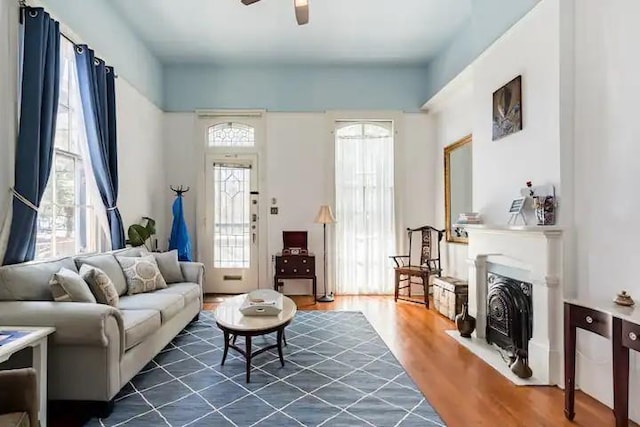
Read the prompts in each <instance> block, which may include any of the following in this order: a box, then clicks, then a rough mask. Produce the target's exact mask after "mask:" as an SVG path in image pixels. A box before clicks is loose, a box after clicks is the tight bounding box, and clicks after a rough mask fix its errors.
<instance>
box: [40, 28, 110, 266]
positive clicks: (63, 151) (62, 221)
mask: <svg viewBox="0 0 640 427" xmlns="http://www.w3.org/2000/svg"><path fill="white" fill-rule="evenodd" d="M60 55H61V58H60V99H59V105H58V115H57V117H56V120H57V122H56V135H55V152H54V159H53V167H52V170H51V177H50V179H49V181H48V183H47V187H46V189H45V193H44V197H43V199H42V202H41V203H40V207H41V208H40V211H39V214H38V224H37V226H38V233H37V239H36V258H37V259H43V258H50V257H59V256H66V255H73V254H77V253H86V252H95V251H98V250H101V249H108V248H103V247H102V246H101V244H103V242H106V238H105V237H104V234H103V232H102V229H101V227H100V225H99V221H98V218H97V215H96V212H95V209H94V206H93V203H101V200H100V197H99V196H95V197H92V196H93V195H92V194H90V191H89V186H88V183H87V179H86V175H85V171H84V163H83V159H82V152H81V150H80V144H81V143H85V142H84V132H85V129H84V123H83V120H82V115H81V113H82V109H81V105H80V93H79V91H78V84H77V77H76V71H75V66H76V64H75V52H74V47H73V45H72V44H71V43H70V42H69V41H68V40H66V39H64V38H62V39H61V51H60ZM92 199H93V200H92Z"/></svg>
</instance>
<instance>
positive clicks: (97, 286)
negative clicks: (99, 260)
mask: <svg viewBox="0 0 640 427" xmlns="http://www.w3.org/2000/svg"><path fill="white" fill-rule="evenodd" d="M80 276H82V278H83V279H84V280H85V282H87V284H89V288H90V289H91V292H93V295H94V296H95V297H96V300H97V301H98V303H99V304H106V305H110V306H113V307H117V306H118V302H119V301H120V297H119V296H118V290H117V289H116V286H115V285H114V284H113V281H112V280H111V279H110V278H109V276H107V273H105V272H104V271H102V270H100V269H99V268H97V267H92V266H90V265H89V264H82V267H80Z"/></svg>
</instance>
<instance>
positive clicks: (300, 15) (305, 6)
mask: <svg viewBox="0 0 640 427" xmlns="http://www.w3.org/2000/svg"><path fill="white" fill-rule="evenodd" d="M293 3H294V5H295V8H296V20H297V21H298V25H305V24H308V23H309V0H294V1H293Z"/></svg>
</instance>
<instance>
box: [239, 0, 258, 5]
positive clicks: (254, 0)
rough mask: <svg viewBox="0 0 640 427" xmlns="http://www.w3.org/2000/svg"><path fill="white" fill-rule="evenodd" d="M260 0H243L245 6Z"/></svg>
mask: <svg viewBox="0 0 640 427" xmlns="http://www.w3.org/2000/svg"><path fill="white" fill-rule="evenodd" d="M259 1H260V0H242V4H243V5H245V6H249V5H250V4H254V3H257V2H259Z"/></svg>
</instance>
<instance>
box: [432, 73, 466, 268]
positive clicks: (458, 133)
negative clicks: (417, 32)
mask: <svg viewBox="0 0 640 427" xmlns="http://www.w3.org/2000/svg"><path fill="white" fill-rule="evenodd" d="M472 98H473V85H472V81H471V79H470V78H464V80H463V81H460V82H456V83H454V85H452V87H451V90H449V91H448V93H447V94H446V96H445V97H442V98H440V100H439V101H438V102H436V103H433V104H432V105H431V106H430V116H432V117H433V122H434V128H435V137H436V142H437V148H436V162H435V168H434V170H435V174H434V179H435V180H436V182H437V186H436V192H435V218H436V226H437V227H438V228H441V229H444V228H445V212H444V148H445V147H446V146H447V145H451V144H453V143H454V142H456V141H458V140H460V139H461V138H463V137H465V136H467V135H469V134H470V133H472V132H473V126H472V117H473V111H472ZM471 147H472V150H475V141H473V142H472V145H471ZM474 179H475V173H474ZM442 268H443V270H444V274H445V275H447V276H453V277H457V278H460V279H465V280H466V279H467V278H468V275H469V272H468V265H467V245H464V244H460V243H447V242H444V243H443V246H442Z"/></svg>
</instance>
